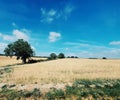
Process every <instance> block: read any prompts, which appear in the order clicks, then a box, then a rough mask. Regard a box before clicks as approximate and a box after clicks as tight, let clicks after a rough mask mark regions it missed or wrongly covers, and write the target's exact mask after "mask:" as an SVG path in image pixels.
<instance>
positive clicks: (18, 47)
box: [4, 39, 34, 63]
mask: <svg viewBox="0 0 120 100" xmlns="http://www.w3.org/2000/svg"><path fill="white" fill-rule="evenodd" d="M4 52H5V55H6V56H10V57H12V56H16V57H17V60H19V59H21V60H22V62H23V63H26V59H29V58H30V57H31V56H33V54H34V52H33V50H32V48H31V46H30V44H28V42H27V41H24V40H23V39H18V40H17V41H15V42H13V43H11V44H8V46H7V47H6V48H5V50H4Z"/></svg>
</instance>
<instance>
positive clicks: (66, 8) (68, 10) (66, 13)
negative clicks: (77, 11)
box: [63, 4, 74, 20]
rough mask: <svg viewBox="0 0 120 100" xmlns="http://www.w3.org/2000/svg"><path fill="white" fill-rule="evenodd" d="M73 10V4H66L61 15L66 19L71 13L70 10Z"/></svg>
mask: <svg viewBox="0 0 120 100" xmlns="http://www.w3.org/2000/svg"><path fill="white" fill-rule="evenodd" d="M73 10H74V6H73V5H71V4H68V5H66V6H65V8H64V11H63V15H64V18H65V20H67V19H68V16H69V15H70V14H71V13H72V11H73Z"/></svg>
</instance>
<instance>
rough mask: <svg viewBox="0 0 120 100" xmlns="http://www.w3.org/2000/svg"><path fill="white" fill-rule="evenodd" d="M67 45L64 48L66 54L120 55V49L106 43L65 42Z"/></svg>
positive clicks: (82, 55) (81, 55) (85, 56)
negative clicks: (105, 44)
mask: <svg viewBox="0 0 120 100" xmlns="http://www.w3.org/2000/svg"><path fill="white" fill-rule="evenodd" d="M64 44H65V45H66V46H67V48H68V49H67V50H66V48H65V49H64V51H65V52H66V55H68V56H72V55H74V56H79V57H83V58H89V57H93V58H95V57H96V58H102V57H104V56H105V57H108V58H119V57H120V49H118V48H115V47H114V48H113V47H109V44H108V45H107V46H104V45H97V44H89V43H82V42H66V43H64Z"/></svg>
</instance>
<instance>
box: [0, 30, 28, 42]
mask: <svg viewBox="0 0 120 100" xmlns="http://www.w3.org/2000/svg"><path fill="white" fill-rule="evenodd" d="M26 32H27V31H22V30H18V29H15V30H13V32H12V35H4V34H2V33H0V37H2V38H3V40H7V41H15V40H17V39H24V40H26V41H28V40H29V37H28V36H27V33H26Z"/></svg>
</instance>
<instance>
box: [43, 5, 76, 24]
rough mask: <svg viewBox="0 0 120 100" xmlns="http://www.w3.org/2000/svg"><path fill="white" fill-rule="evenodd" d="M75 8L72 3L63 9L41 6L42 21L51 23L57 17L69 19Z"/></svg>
mask: <svg viewBox="0 0 120 100" xmlns="http://www.w3.org/2000/svg"><path fill="white" fill-rule="evenodd" d="M74 8H75V7H74V6H73V5H72V4H67V5H65V6H64V7H63V8H61V10H57V9H50V10H46V9H45V8H41V22H47V23H51V22H53V21H54V20H57V19H64V20H67V19H68V17H69V16H70V14H71V13H72V11H73V10H74Z"/></svg>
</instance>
